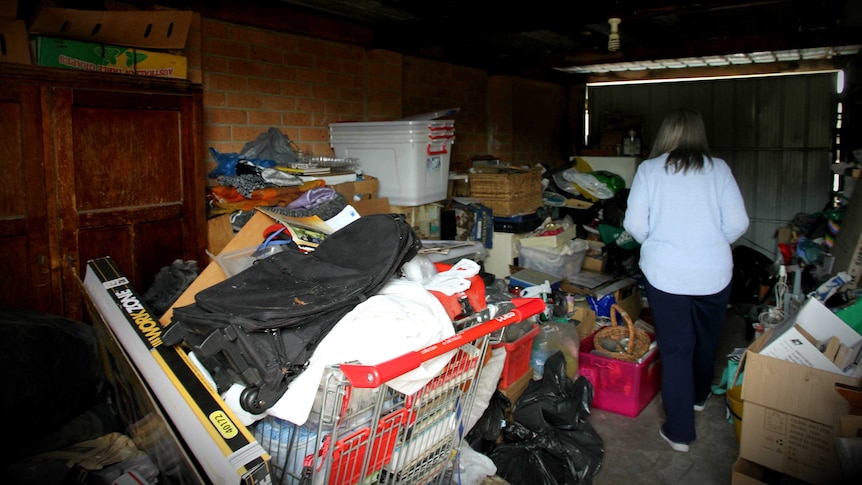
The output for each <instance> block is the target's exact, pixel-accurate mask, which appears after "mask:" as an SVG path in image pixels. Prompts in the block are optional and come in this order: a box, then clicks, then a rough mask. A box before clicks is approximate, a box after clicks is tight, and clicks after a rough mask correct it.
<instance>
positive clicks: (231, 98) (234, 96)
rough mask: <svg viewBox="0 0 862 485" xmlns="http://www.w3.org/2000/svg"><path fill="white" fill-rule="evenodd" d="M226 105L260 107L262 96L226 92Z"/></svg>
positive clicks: (232, 106)
mask: <svg viewBox="0 0 862 485" xmlns="http://www.w3.org/2000/svg"><path fill="white" fill-rule="evenodd" d="M226 96H227V98H226V99H227V106H228V107H229V108H255V109H256V108H261V107H263V101H262V97H261V96H260V95H258V94H246V93H227V95H226Z"/></svg>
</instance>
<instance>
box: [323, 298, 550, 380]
mask: <svg viewBox="0 0 862 485" xmlns="http://www.w3.org/2000/svg"><path fill="white" fill-rule="evenodd" d="M512 303H514V304H515V308H514V309H512V310H511V311H508V312H506V313H505V314H503V315H500V316H498V317H495V318H492V319H491V320H488V321H487V322H484V323H480V324H479V325H474V326H472V327H469V328H466V329H464V330H462V331H460V332H458V333H456V334H455V335H453V336H451V337H449V338H447V339H445V340H441V341H440V342H437V343H436V344H431V345H429V346H427V347H425V348H423V349H420V350H415V351H412V352H408V353H406V354H404V355H401V356H398V357H395V358H394V359H390V360H387V361H386V362H381V363H379V364H376V365H361V364H340V365H339V366H338V367H339V368H340V369H341V372H343V373H344V376H345V377H347V380H348V381H350V385H352V386H353V387H359V388H374V387H379V386H381V385H382V384H383V383H385V382H387V381H390V380H392V379H394V378H396V377H398V376H401V375H403V374H406V373H408V372H410V371H411V370H413V369H416V368H418V367H419V366H420V365H422V363H423V362H427V361H429V360H431V359H433V358H435V357H438V356H440V355H443V354H445V353H446V352H449V351H451V350H454V349H457V348H458V347H460V346H462V345H464V344H466V343H468V342H472V341H474V340H476V339H479V338H481V337H484V336H485V335H488V334H490V333H492V332H495V331H497V330H499V329H501V328H503V327H505V326H507V325H510V324H512V323H518V322H520V321H522V320H524V319H525V318H529V317H532V316H533V315H536V314H538V313H541V312H543V311H545V302H544V301H543V300H542V299H541V298H513V299H512Z"/></svg>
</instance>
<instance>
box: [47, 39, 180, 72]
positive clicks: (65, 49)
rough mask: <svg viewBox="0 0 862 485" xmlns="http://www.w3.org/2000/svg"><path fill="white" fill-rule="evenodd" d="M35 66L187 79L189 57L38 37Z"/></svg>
mask: <svg viewBox="0 0 862 485" xmlns="http://www.w3.org/2000/svg"><path fill="white" fill-rule="evenodd" d="M32 44H33V58H34V60H35V64H37V65H39V66H48V67H62V68H66V69H78V70H83V71H97V72H114V73H120V74H137V75H139V76H152V77H169V78H175V79H186V75H187V69H186V58H185V57H183V56H175V55H172V54H164V53H162V52H152V51H146V50H142V49H135V48H130V47H121V46H116V45H108V44H93V43H90V42H81V41H77V40H69V39H59V38H56V37H43V36H37V37H35V38H34V39H33V41H32Z"/></svg>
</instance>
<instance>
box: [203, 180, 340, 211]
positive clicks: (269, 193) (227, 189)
mask: <svg viewBox="0 0 862 485" xmlns="http://www.w3.org/2000/svg"><path fill="white" fill-rule="evenodd" d="M324 185H325V183H324V182H323V181H322V180H312V181H309V182H305V183H303V184H302V185H299V186H296V187H267V188H263V189H256V190H255V191H253V192H252V194H251V197H249V198H247V197H244V196H243V195H242V194H240V193H239V192H238V191H237V190H236V187H234V186H232V185H216V186H214V187H211V188H210V193H211V194H212V205H213V206H214V207H216V208H218V209H221V210H222V211H224V212H234V211H238V210H241V211H247V210H251V209H254V208H255V207H271V206H285V205H287V204H290V203H291V202H293V201H294V200H296V199H297V198H298V197H299V196H300V195H302V193H303V192H306V191H308V190H310V189H314V188H317V187H323V186H324Z"/></svg>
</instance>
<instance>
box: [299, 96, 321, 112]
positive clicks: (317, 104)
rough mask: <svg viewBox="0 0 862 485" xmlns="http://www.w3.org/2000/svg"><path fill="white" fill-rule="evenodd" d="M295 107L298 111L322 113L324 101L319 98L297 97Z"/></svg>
mask: <svg viewBox="0 0 862 485" xmlns="http://www.w3.org/2000/svg"><path fill="white" fill-rule="evenodd" d="M296 109H297V111H300V112H309V113H322V112H323V109H324V102H323V100H321V99H308V98H305V99H298V100H296Z"/></svg>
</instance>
